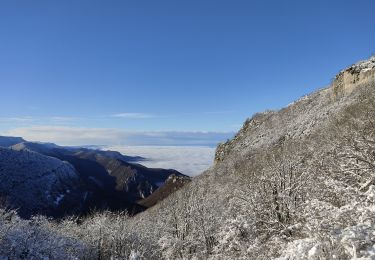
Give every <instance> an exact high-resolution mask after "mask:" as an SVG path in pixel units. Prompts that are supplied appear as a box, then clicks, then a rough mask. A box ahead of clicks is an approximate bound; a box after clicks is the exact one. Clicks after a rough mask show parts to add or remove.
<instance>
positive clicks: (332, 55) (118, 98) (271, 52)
mask: <svg viewBox="0 0 375 260" xmlns="http://www.w3.org/2000/svg"><path fill="white" fill-rule="evenodd" d="M374 10H375V2H374V1H372V0H356V1H354V0H353V1H338V0H330V1H326V0H325V1H307V0H306V1H305V0H295V1H278V0H274V1H270V0H259V1H250V0H225V1H224V0H189V1H176V0H157V1H156V0H155V1H151V0H148V1H146V0H136V1H135V0H133V1H126V0H121V1H120V0H117V1H114V0H105V1H104V0H102V1H97V0H80V1H76V0H64V1H38V0H35V1H26V0H25V1H21V0H20V1H18V0H0V89H1V96H0V100H1V102H0V133H3V134H19V135H27V136H26V137H29V138H31V139H36V138H39V139H40V138H42V139H44V140H41V141H56V142H58V143H59V142H60V143H69V144H72V143H74V142H78V143H80V142H81V143H85V142H95V143H99V142H105V140H95V136H97V135H103V131H104V130H105V129H107V130H108V132H104V133H107V135H110V134H113V133H114V132H116V131H119V132H121V133H122V134H121V135H115V136H116V138H124V135H126V136H135V135H137V134H134V133H138V135H137V138H138V139H137V138H135V139H137V140H140V139H142V138H141V137H142V136H146V135H147V136H148V135H152V133H158V134H163V135H165V136H170V137H171V138H172V137H174V138H175V139H173V138H172V139H173V140H175V143H176V144H178V143H179V142H180V140H181V137H180V136H184V133H185V134H186V135H187V136H189V138H191V139H192V140H193V139H194V135H196V136H197V138H198V139H199V138H201V137H202V136H203V137H207V136H208V135H209V133H213V136H215V138H217V139H225V138H226V137H229V136H230V135H232V133H233V132H234V131H237V130H238V129H239V127H240V125H241V124H242V122H243V121H244V120H245V119H246V118H247V117H250V116H251V115H252V114H254V113H255V112H258V111H262V110H265V109H277V108H280V107H282V106H285V105H287V104H288V103H289V102H291V101H293V100H295V99H297V98H299V97H301V96H302V95H304V94H307V93H309V92H311V91H313V90H315V89H317V88H319V87H323V86H326V85H327V84H329V82H330V80H331V78H333V76H334V75H335V74H336V73H337V72H338V71H339V70H340V69H342V68H343V67H345V66H348V65H350V64H352V63H354V62H356V61H358V60H361V59H365V58H367V57H368V56H370V55H371V54H373V53H375V45H374V42H375V34H374V33H373V32H374V28H373V26H374V24H375V15H374ZM31 130H32V131H31ZM111 131H112V132H111ZM113 131H114V132H113ZM31 132H32V133H36V134H34V135H31V134H30V133H31ZM52 132H53V133H52ZM66 132H68V133H69V134H68V135H66ZM83 132H88V133H91V134H92V136H91V139H85V141H83V140H80V139H78V138H75V139H74V138H73V137H74V136H76V135H79V134H78V133H80V134H81V133H83ZM116 133H117V132H116ZM139 133H144V135H141V137H140V136H139ZM176 133H179V134H176ZM47 134H49V135H50V137H49V138H47V137H46V138H43V137H45V136H47ZM69 136H70V137H69ZM176 136H179V137H176ZM69 138H70V139H69ZM129 138H130V137H129ZM132 138H133V137H132ZM132 138H130V139H127V140H126V141H124V142H125V143H126V142H132V141H131V140H133V141H134V140H135V139H134V138H133V139H132ZM189 138H188V140H190V139H189ZM210 138H211V137H210ZM210 138H209V140H208V141H207V142H212V141H210V140H211V139H210ZM182 139H183V138H182ZM185 139H186V138H185ZM185 139H184V140H185ZM145 140H149V139H147V138H145V139H144V140H143V141H134V144H137V143H142V144H150V143H147V141H145ZM215 140H216V139H215ZM185 141H186V140H185ZM113 142H114V141H113ZM151 143H152V142H151ZM160 143H162V140H161V141H160ZM180 143H181V142H180ZM186 143H187V144H188V143H189V142H186ZM192 143H194V140H193V141H192ZM204 143H205V142H202V143H200V144H204ZM168 144H173V141H171V142H170V143H168ZM184 144H185V143H184Z"/></svg>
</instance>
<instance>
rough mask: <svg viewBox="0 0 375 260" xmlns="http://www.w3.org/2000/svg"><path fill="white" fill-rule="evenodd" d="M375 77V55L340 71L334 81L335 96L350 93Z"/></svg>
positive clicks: (333, 90)
mask: <svg viewBox="0 0 375 260" xmlns="http://www.w3.org/2000/svg"><path fill="white" fill-rule="evenodd" d="M374 79H375V55H374V56H372V57H371V58H369V59H368V60H364V61H360V62H358V63H356V64H353V65H352V66H350V67H348V68H346V69H344V70H342V71H340V73H339V74H337V75H336V77H335V79H334V81H333V83H332V92H333V97H334V98H339V97H341V96H343V95H346V94H349V93H351V92H352V91H353V89H354V88H356V87H357V86H359V85H363V84H366V83H369V82H371V81H373V80H374Z"/></svg>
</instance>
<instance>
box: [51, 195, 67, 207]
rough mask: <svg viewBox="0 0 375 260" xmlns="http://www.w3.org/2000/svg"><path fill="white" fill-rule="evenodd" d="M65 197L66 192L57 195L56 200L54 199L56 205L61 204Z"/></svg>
mask: <svg viewBox="0 0 375 260" xmlns="http://www.w3.org/2000/svg"><path fill="white" fill-rule="evenodd" d="M64 197H65V194H59V195H58V196H57V197H56V199H55V201H54V203H55V205H56V206H59V205H60V202H61V201H62V199H63V198H64Z"/></svg>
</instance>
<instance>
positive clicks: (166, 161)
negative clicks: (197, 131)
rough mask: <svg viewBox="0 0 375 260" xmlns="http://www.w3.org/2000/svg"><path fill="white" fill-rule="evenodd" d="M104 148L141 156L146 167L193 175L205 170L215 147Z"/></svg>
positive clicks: (209, 163)
mask: <svg viewBox="0 0 375 260" xmlns="http://www.w3.org/2000/svg"><path fill="white" fill-rule="evenodd" d="M104 149H105V150H112V151H118V152H120V153H122V154H124V155H129V156H141V157H143V158H145V159H144V160H141V161H138V162H137V163H140V164H142V165H144V166H146V167H151V168H165V169H175V170H177V171H179V172H181V173H183V174H186V175H188V176H191V177H194V176H197V175H199V174H201V173H202V172H203V171H205V170H207V169H208V168H209V167H210V166H211V165H212V164H213V160H214V156H215V148H213V147H206V146H109V147H105V148H104Z"/></svg>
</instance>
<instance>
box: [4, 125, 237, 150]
mask: <svg viewBox="0 0 375 260" xmlns="http://www.w3.org/2000/svg"><path fill="white" fill-rule="evenodd" d="M1 134H2V135H9V136H20V137H23V138H25V139H26V140H29V141H42V142H53V143H57V144H60V145H112V146H113V145H132V146H134V145H142V146H143V145H149V146H168V145H169V146H211V147H213V146H216V145H217V144H218V143H219V142H222V141H225V140H226V139H228V138H231V137H232V136H233V133H228V132H199V131H197V132H178V131H166V132H152V131H150V132H146V131H145V132H131V131H125V130H122V129H111V128H79V127H67V126H33V127H19V128H14V129H11V130H8V131H6V132H3V133H1Z"/></svg>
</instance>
